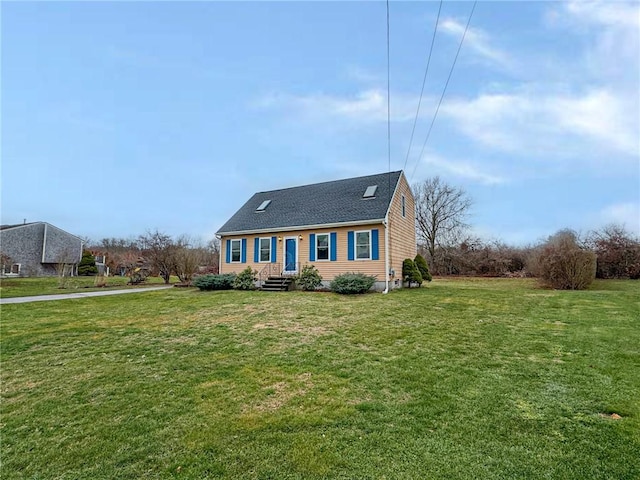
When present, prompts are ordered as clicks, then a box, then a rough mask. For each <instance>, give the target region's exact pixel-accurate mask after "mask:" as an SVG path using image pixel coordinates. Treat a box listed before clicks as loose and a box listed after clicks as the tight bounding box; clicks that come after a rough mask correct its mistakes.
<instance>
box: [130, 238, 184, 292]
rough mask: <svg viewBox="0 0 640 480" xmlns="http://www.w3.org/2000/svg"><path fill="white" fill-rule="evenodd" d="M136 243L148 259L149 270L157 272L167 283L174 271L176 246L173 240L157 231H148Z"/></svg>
mask: <svg viewBox="0 0 640 480" xmlns="http://www.w3.org/2000/svg"><path fill="white" fill-rule="evenodd" d="M138 243H139V244H140V247H141V248H142V250H143V255H144V256H145V257H146V258H147V259H148V261H149V264H150V265H151V268H152V269H153V270H155V271H156V272H158V274H159V275H160V276H161V277H162V279H163V280H164V283H167V284H168V283H169V280H170V279H171V273H172V272H173V271H174V269H175V251H176V244H175V243H174V241H173V239H172V238H171V237H170V236H169V235H166V234H164V233H162V232H160V231H158V230H156V231H155V232H151V231H148V232H147V233H146V235H141V236H140V237H139V238H138Z"/></svg>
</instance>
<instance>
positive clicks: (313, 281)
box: [296, 265, 322, 292]
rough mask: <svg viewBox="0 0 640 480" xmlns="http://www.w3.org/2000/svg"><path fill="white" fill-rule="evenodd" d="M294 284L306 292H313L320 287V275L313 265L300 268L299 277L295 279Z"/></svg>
mask: <svg viewBox="0 0 640 480" xmlns="http://www.w3.org/2000/svg"><path fill="white" fill-rule="evenodd" d="M296 284H297V285H299V286H300V288H302V290H305V291H307V292H309V291H313V290H315V289H316V288H318V287H319V286H320V285H322V275H320V272H318V269H317V268H316V267H315V266H314V265H305V266H304V267H302V271H301V272H300V275H299V276H298V278H297V279H296Z"/></svg>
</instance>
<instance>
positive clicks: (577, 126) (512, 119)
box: [442, 88, 640, 160]
mask: <svg viewBox="0 0 640 480" xmlns="http://www.w3.org/2000/svg"><path fill="white" fill-rule="evenodd" d="M442 113H443V114H444V115H446V116H448V117H450V118H451V119H453V120H454V121H455V122H456V124H457V125H458V127H459V128H460V129H461V130H462V131H463V132H464V133H465V134H467V135H468V136H470V137H471V138H473V139H474V140H476V141H478V142H480V143H482V144H484V145H486V146H489V147H493V148H496V149H499V150H502V151H507V152H522V153H527V154H528V156H531V155H536V154H545V155H549V154H551V155H553V156H554V157H557V156H563V155H565V154H567V153H570V154H572V155H575V154H581V155H585V154H589V156H591V154H592V153H594V152H592V150H593V148H594V147H595V148H597V149H598V150H599V151H607V150H608V151H612V152H616V153H618V154H622V155H629V156H634V157H635V156H637V154H638V152H639V149H640V140H639V138H638V129H639V120H638V117H637V109H636V108H635V107H634V106H633V105H631V106H630V105H629V104H628V102H626V100H625V99H623V98H621V97H620V96H619V95H617V94H614V93H613V92H611V91H609V90H608V89H606V88H600V89H593V90H590V91H587V92H585V93H582V94H569V93H561V92H553V91H550V90H547V91H544V90H543V91H539V90H537V89H523V90H522V91H519V92H515V93H504V94H481V95H479V96H478V97H476V98H473V99H471V100H465V99H460V98H458V99H455V100H452V101H450V102H448V103H446V104H444V105H443V107H442ZM595 153H597V152H595ZM607 160H611V159H610V158H607Z"/></svg>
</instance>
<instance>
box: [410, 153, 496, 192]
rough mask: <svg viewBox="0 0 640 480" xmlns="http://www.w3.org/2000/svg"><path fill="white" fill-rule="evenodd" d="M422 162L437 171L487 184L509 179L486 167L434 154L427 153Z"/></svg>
mask: <svg viewBox="0 0 640 480" xmlns="http://www.w3.org/2000/svg"><path fill="white" fill-rule="evenodd" d="M422 163H423V164H424V165H426V166H428V167H431V170H435V171H436V172H442V173H448V174H450V175H453V176H455V177H459V178H465V179H469V180H472V181H476V182H479V183H482V184H485V185H497V184H501V183H506V182H507V181H508V180H507V179H506V178H505V177H503V176H500V175H494V174H492V173H489V172H487V171H485V169H484V168H480V167H477V166H475V165H473V164H471V163H469V162H461V161H457V160H447V159H444V158H442V157H440V156H437V155H433V154H427V155H425V156H424V157H423V159H422Z"/></svg>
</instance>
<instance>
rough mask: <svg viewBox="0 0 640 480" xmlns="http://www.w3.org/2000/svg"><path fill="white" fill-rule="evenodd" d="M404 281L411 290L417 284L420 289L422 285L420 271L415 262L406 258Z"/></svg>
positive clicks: (403, 263) (404, 262) (403, 266)
mask: <svg viewBox="0 0 640 480" xmlns="http://www.w3.org/2000/svg"><path fill="white" fill-rule="evenodd" d="M402 280H403V281H404V282H407V285H408V287H409V288H411V286H412V285H413V284H416V285H417V286H418V287H419V286H420V285H422V275H421V274H420V270H418V267H416V264H415V262H414V261H413V260H411V259H410V258H405V259H404V261H403V262H402Z"/></svg>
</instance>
